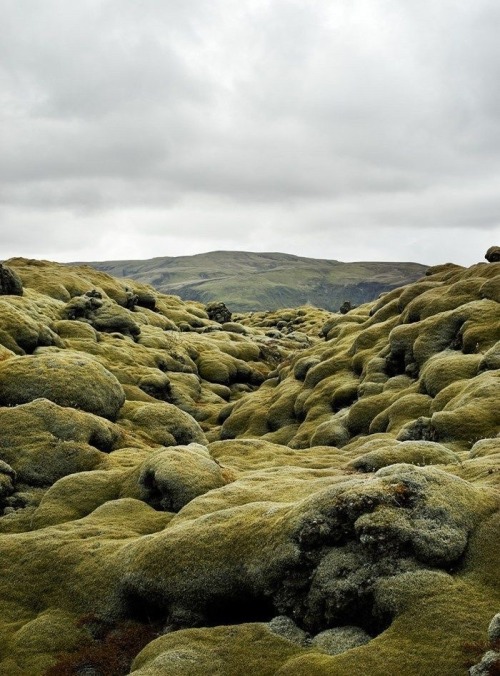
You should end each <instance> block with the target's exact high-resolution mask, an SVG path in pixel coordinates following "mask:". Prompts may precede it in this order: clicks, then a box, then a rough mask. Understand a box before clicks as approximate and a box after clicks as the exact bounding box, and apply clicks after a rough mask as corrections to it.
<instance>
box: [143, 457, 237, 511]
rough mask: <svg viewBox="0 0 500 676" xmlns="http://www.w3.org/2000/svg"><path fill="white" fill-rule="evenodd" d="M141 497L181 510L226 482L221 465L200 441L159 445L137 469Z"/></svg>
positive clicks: (164, 508) (158, 505)
mask: <svg viewBox="0 0 500 676" xmlns="http://www.w3.org/2000/svg"><path fill="white" fill-rule="evenodd" d="M134 474H137V482H138V485H139V488H140V496H139V497H140V498H141V499H142V500H144V501H145V502H147V503H148V504H149V505H151V506H152V507H154V508H155V509H158V510H161V511H167V512H178V511H179V510H180V509H182V507H184V505H187V503H188V502H191V500H193V499H194V498H196V497H197V496H198V495H203V494H204V493H206V492H207V491H210V490H212V489H213V488H220V487H221V486H224V485H225V484H226V483H227V482H226V479H225V476H224V472H223V469H222V467H221V466H220V465H219V464H218V463H217V462H216V461H215V460H213V459H212V458H211V457H210V453H209V452H208V450H207V449H206V448H205V447H204V446H202V445H200V444H189V445H188V446H176V447H174V448H168V449H160V450H158V451H156V452H154V453H152V454H151V455H150V457H149V458H147V460H145V461H144V462H143V463H142V464H141V465H140V467H139V468H138V470H137V472H134Z"/></svg>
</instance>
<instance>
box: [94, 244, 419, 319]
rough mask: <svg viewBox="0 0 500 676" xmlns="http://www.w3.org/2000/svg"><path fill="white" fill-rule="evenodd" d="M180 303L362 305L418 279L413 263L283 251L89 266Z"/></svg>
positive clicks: (240, 307) (236, 307)
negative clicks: (147, 286) (305, 255)
mask: <svg viewBox="0 0 500 676" xmlns="http://www.w3.org/2000/svg"><path fill="white" fill-rule="evenodd" d="M89 265H91V266H92V267H94V268H96V269H98V270H102V271H104V272H107V273H109V274H111V275H113V276H115V277H127V278H131V279H136V280H138V281H141V282H145V283H147V284H151V285H153V286H154V287H156V288H157V289H158V290H160V291H162V292H163V293H170V294H175V295H177V296H180V297H181V298H182V299H184V300H198V301H201V302H202V303H208V302H210V301H212V300H221V301H224V302H225V303H226V305H227V306H228V307H229V308H230V309H231V310H233V311H238V312H248V311H252V310H276V309H278V308H283V307H296V306H299V305H307V304H311V305H315V306H317V307H322V308H325V309H327V310H334V311H335V310H338V309H339V307H340V305H341V304H342V303H343V302H344V301H346V300H348V301H350V302H351V303H352V304H353V305H358V304H360V303H365V302H368V301H370V300H373V299H374V298H377V297H378V295H379V294H380V293H382V292H384V291H389V290H391V289H394V288H396V287H398V286H401V285H403V284H408V283H410V282H414V281H415V280H417V279H419V278H420V277H422V276H423V274H424V273H425V270H426V266H425V265H420V264H418V263H392V262H389V263H374V262H368V263H362V262H359V263H342V262H340V261H336V260H321V259H315V258H303V257H301V256H294V255H291V254H283V253H252V252H246V251H212V252H210V253H203V254H197V255H195V256H178V257H168V256H165V257H161V258H151V259H149V260H124V261H103V262H93V263H89Z"/></svg>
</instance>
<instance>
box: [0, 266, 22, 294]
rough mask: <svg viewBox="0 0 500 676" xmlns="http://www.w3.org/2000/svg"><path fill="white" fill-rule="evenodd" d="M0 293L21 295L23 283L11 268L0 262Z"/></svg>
mask: <svg viewBox="0 0 500 676" xmlns="http://www.w3.org/2000/svg"><path fill="white" fill-rule="evenodd" d="M0 295H2V296H22V295H23V283H22V281H21V278H20V277H19V275H18V274H17V272H14V270H12V269H11V268H8V267H7V266H6V265H2V263H0Z"/></svg>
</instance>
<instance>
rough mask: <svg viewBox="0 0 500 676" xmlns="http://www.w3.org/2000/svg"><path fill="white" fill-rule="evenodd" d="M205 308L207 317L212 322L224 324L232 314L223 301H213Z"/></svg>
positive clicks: (229, 319)
mask: <svg viewBox="0 0 500 676" xmlns="http://www.w3.org/2000/svg"><path fill="white" fill-rule="evenodd" d="M205 309H206V311H207V314H208V318H209V319H211V320H212V321H213V322H218V323H219V324H225V323H226V322H230V321H231V318H232V314H231V312H230V311H229V310H228V309H227V307H226V305H225V303H222V302H220V301H214V302H213V303H208V305H207V306H206V308H205Z"/></svg>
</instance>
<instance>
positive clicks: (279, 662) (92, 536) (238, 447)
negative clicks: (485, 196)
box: [0, 250, 500, 676]
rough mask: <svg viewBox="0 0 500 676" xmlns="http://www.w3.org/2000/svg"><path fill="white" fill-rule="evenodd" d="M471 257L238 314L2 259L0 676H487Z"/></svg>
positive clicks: (498, 525)
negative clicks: (329, 301)
mask: <svg viewBox="0 0 500 676" xmlns="http://www.w3.org/2000/svg"><path fill="white" fill-rule="evenodd" d="M488 260H491V262H489V263H479V264H477V265H474V266H472V267H471V268H468V269H466V268H462V267H460V266H455V265H444V266H437V267H434V268H430V269H429V270H428V271H427V274H426V275H425V276H424V277H423V278H421V279H420V280H418V281H417V282H415V283H412V284H409V285H406V286H403V287H400V288H397V289H394V290H392V291H390V292H388V293H385V294H383V295H382V296H381V297H380V298H379V299H378V300H376V301H374V302H372V303H367V304H364V305H361V306H360V307H358V308H354V309H352V310H350V311H346V312H345V314H337V313H331V312H328V311H325V310H319V309H317V308H315V307H312V306H304V307H299V308H291V309H283V310H279V311H274V312H254V313H249V314H236V315H235V314H234V313H233V314H232V315H231V313H230V310H228V308H227V307H225V306H224V305H223V303H219V304H218V305H216V306H214V305H212V306H210V307H205V306H204V305H203V304H201V303H199V302H187V301H182V300H181V299H180V298H178V297H175V296H170V295H165V294H163V293H161V292H159V291H157V290H155V289H154V288H153V287H150V286H148V285H144V284H141V283H139V282H132V281H130V282H124V281H123V280H119V279H115V278H113V277H110V276H109V275H107V274H105V273H103V272H99V271H96V270H95V269H93V268H91V267H89V266H72V267H70V266H65V265H59V264H56V263H49V262H46V261H34V260H25V259H11V260H9V261H6V262H5V264H4V265H3V266H2V269H1V271H0V272H1V275H0V277H1V288H0V310H1V312H0V430H1V432H0V514H1V516H0V567H1V570H2V575H1V576H0V586H1V593H0V674H6V675H7V674H8V675H9V676H38V675H40V676H41V675H42V674H46V675H47V676H54V675H57V674H59V675H61V676H65V675H66V674H80V676H81V675H83V674H85V675H89V674H92V676H96V675H101V676H118V675H119V674H128V673H131V674H133V675H134V676H152V675H153V674H154V675H155V676H157V675H159V676H162V675H163V674H164V675H165V676H167V675H168V676H172V675H173V676H177V675H179V676H183V675H186V676H187V675H189V676H197V675H198V674H199V675H200V676H201V675H202V674H203V675H205V674H221V675H223V676H239V675H241V676H244V675H245V676H246V675H247V674H248V673H254V674H256V675H257V676H260V675H262V676H267V675H269V676H271V675H276V676H301V675H303V674H304V675H305V674H307V675H308V676H310V675H311V674H314V675H316V674H317V675H318V676H321V675H322V674H324V675H325V676H326V674H329V675H330V674H336V675H337V674H338V675H340V676H344V675H345V676H348V675H349V676H350V675H351V674H353V673H361V674H371V675H373V676H388V675H389V676H391V675H394V676H396V674H398V675H399V674H401V673H404V674H407V675H408V676H417V675H418V676H420V675H421V674H428V675H430V676H432V675H433V674H435V675H436V676H437V675H438V674H439V676H456V675H457V674H461V673H463V674H467V672H468V669H469V668H471V669H472V670H474V669H476V671H475V672H474V671H471V673H484V674H488V673H495V672H494V671H493V669H495V668H498V667H499V665H498V663H497V662H496V657H495V655H496V654H497V653H495V650H496V649H497V648H498V646H497V644H496V643H495V641H496V638H497V637H496V633H495V631H496V629H491V627H492V626H494V627H496V624H494V623H493V624H490V623H491V620H492V617H493V616H495V613H498V610H499V607H500V584H499V577H500V576H499V573H500V565H499V562H498V541H499V536H500V490H499V489H500V464H499V458H500V437H499V430H500V412H499V408H498V400H499V390H500V387H499V380H500V312H499V303H500V262H498V261H497V259H496V258H495V252H494V251H493V253H492V252H491V250H490V252H489V258H488ZM497 624H498V622H497ZM489 625H490V631H489V633H488V632H487V629H488V626H489ZM492 632H493V633H495V636H494V637H493V638H494V640H493V639H492V636H493V633H492ZM486 637H488V641H489V642H488V641H487V640H486ZM492 641H493V642H492ZM492 655H493V657H492ZM478 669H482V671H480V672H479V671H477V670H478ZM488 670H489V671H488Z"/></svg>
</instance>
